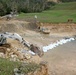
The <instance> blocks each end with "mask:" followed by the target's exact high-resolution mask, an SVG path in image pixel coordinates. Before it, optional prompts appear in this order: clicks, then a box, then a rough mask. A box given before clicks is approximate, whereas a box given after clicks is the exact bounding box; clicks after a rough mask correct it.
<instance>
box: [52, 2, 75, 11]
mask: <svg viewBox="0 0 76 75" xmlns="http://www.w3.org/2000/svg"><path fill="white" fill-rule="evenodd" d="M52 9H53V10H76V2H68V3H59V4H56V5H55V6H53V7H52Z"/></svg>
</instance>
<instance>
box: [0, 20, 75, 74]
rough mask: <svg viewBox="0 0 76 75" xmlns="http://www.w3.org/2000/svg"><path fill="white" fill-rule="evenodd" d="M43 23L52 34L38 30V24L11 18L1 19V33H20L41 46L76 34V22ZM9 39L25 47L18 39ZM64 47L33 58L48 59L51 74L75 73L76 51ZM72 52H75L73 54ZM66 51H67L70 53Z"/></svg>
mask: <svg viewBox="0 0 76 75" xmlns="http://www.w3.org/2000/svg"><path fill="white" fill-rule="evenodd" d="M43 25H44V26H45V27H47V28H49V29H50V34H43V33H42V32H40V31H38V29H37V26H36V25H34V23H29V22H26V21H19V20H9V21H6V20H0V33H3V32H10V33H18V34H20V35H21V36H22V37H23V38H24V39H25V40H27V41H28V42H29V43H33V44H36V45H37V46H39V47H41V48H42V47H43V46H47V45H49V44H50V43H53V42H56V41H57V40H60V39H62V38H65V37H72V36H74V35H76V24H74V23H60V24H48V23H43ZM8 41H9V42H10V43H11V44H12V45H13V46H14V47H17V48H24V47H23V46H21V44H20V43H19V42H17V41H15V42H14V41H11V40H10V39H8ZM64 49H65V48H64ZM64 49H61V50H58V49H57V50H58V51H57V50H52V52H51V51H49V52H47V53H44V56H43V57H42V58H40V57H38V56H33V58H31V60H33V61H36V62H40V61H42V60H45V61H47V62H48V64H49V65H50V66H49V73H50V75H75V74H76V64H75V62H76V60H75V57H74V58H73V56H74V55H76V53H74V52H73V51H70V52H69V50H67V52H66V51H65V50H64ZM67 49H68V48H67ZM68 52H69V53H68ZM71 52H73V53H72V54H71ZM65 53H67V54H68V55H67V54H65ZM61 54H62V55H61ZM61 56H62V57H61ZM65 56H66V57H67V58H66V57H65ZM69 56H70V58H69ZM60 57H61V58H60ZM54 58H55V59H54ZM57 58H58V59H57ZM62 58H66V60H64V61H63V60H62ZM71 59H72V61H71ZM67 61H68V62H67ZM70 61H71V62H70ZM53 62H54V64H53ZM59 63H60V65H59ZM69 66H70V67H69ZM67 68H68V69H67Z"/></svg>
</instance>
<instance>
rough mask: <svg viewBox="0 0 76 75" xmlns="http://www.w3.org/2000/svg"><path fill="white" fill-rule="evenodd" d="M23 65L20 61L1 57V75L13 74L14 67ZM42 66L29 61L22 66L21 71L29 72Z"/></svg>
mask: <svg viewBox="0 0 76 75" xmlns="http://www.w3.org/2000/svg"><path fill="white" fill-rule="evenodd" d="M21 65H22V63H20V62H12V61H9V60H8V59H3V58H0V75H13V72H14V69H15V68H19V67H20V66H21ZM39 67H40V66H39V65H38V64H35V63H28V64H27V65H24V66H23V68H21V72H24V73H28V72H31V71H35V70H36V69H37V68H39Z"/></svg>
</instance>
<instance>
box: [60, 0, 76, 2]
mask: <svg viewBox="0 0 76 75" xmlns="http://www.w3.org/2000/svg"><path fill="white" fill-rule="evenodd" d="M60 1H61V2H75V1H76V0H60Z"/></svg>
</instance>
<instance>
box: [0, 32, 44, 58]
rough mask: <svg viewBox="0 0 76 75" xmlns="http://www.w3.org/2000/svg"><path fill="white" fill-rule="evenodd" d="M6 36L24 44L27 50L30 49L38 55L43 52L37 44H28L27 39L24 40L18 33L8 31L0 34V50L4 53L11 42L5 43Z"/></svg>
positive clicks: (41, 54)
mask: <svg viewBox="0 0 76 75" xmlns="http://www.w3.org/2000/svg"><path fill="white" fill-rule="evenodd" d="M7 38H11V39H15V40H18V41H19V42H20V43H21V44H23V45H24V46H26V47H27V48H28V49H29V50H31V51H32V52H34V53H35V54H37V55H38V56H40V57H41V56H43V54H44V53H43V51H42V50H40V48H39V47H38V46H35V45H34V44H30V43H29V42H28V41H26V40H24V38H22V37H21V36H20V35H19V34H17V33H9V32H5V33H2V34H0V52H3V53H4V54H5V53H6V51H7V48H10V47H11V44H9V43H7Z"/></svg>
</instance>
